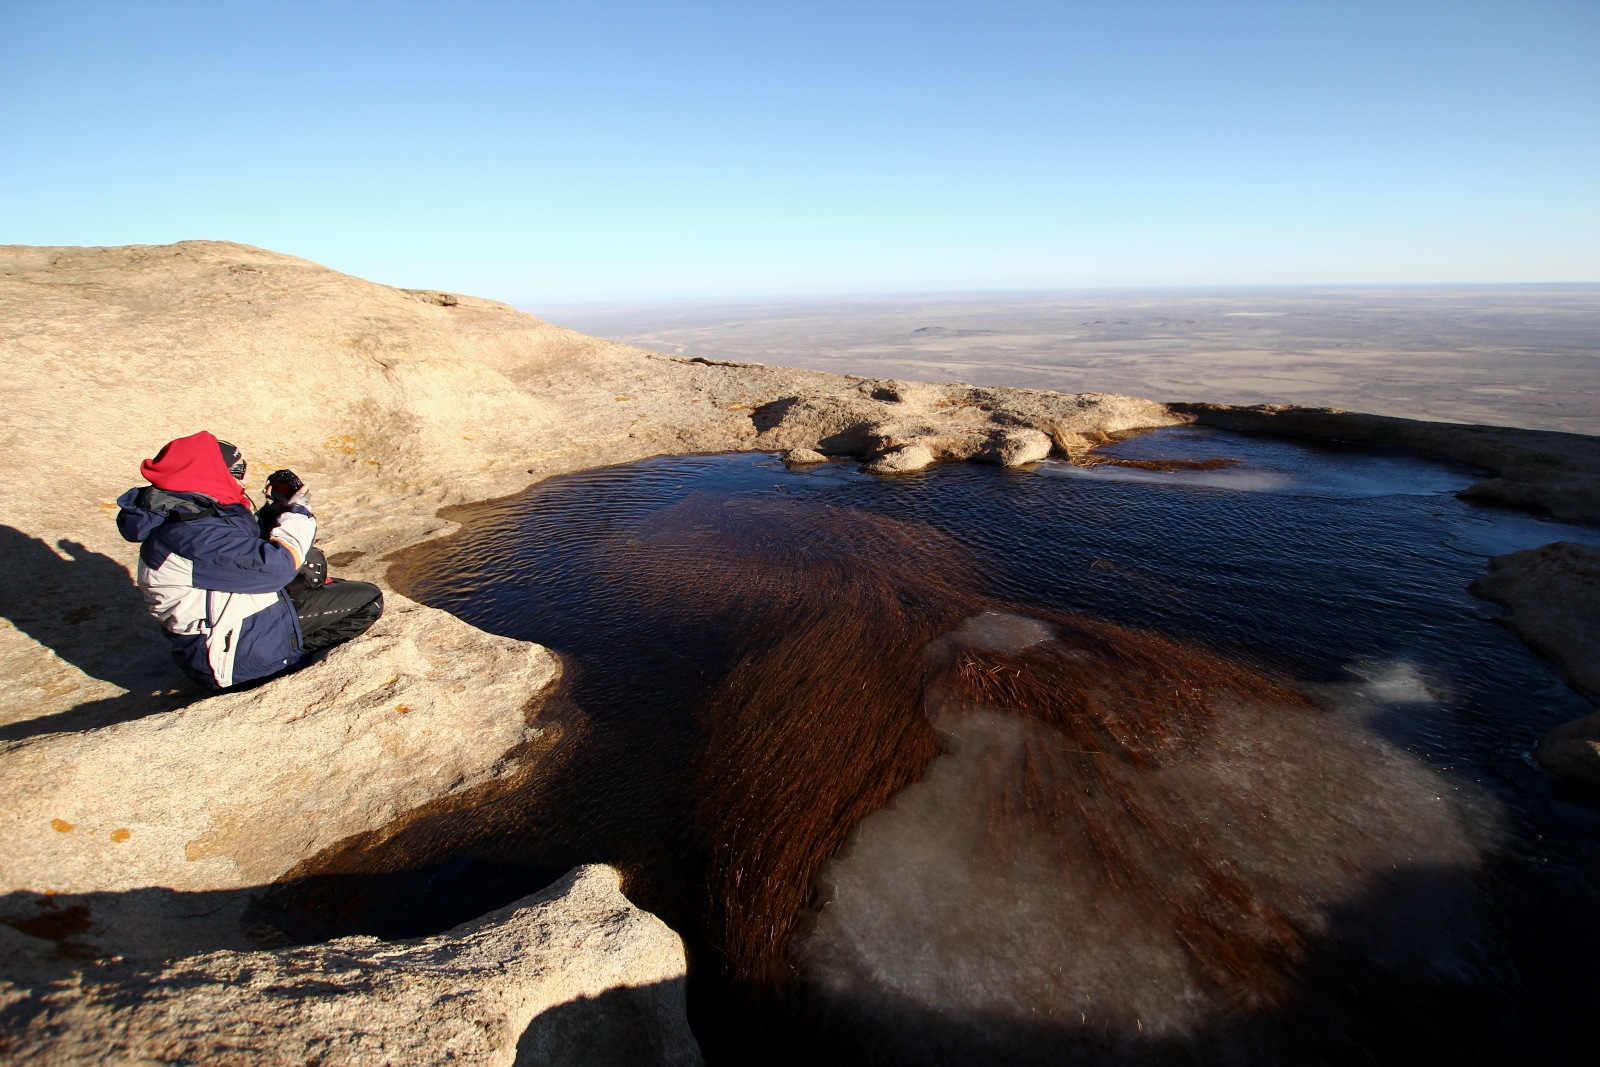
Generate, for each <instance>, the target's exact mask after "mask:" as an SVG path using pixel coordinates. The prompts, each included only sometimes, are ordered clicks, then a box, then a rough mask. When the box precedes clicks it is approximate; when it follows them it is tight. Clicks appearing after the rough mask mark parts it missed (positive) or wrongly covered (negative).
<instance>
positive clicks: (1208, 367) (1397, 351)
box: [529, 283, 1600, 434]
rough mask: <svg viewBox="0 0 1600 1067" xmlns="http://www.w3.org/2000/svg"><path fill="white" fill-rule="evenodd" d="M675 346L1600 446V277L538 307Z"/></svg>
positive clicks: (632, 338)
mask: <svg viewBox="0 0 1600 1067" xmlns="http://www.w3.org/2000/svg"><path fill="white" fill-rule="evenodd" d="M529 310H530V311H532V312H533V313H534V314H537V315H539V316H540V317H542V318H545V319H547V320H548V321H551V322H554V323H556V324H558V325H561V326H567V327H570V328H572V329H576V330H579V331H580V332H583V333H589V334H595V335H597V336H601V337H607V338H610V339H612V340H617V341H623V342H626V343H629V344H634V345H638V346H640V347H643V348H649V349H653V350H656V351H660V352H663V353H667V354H671V355H677V356H682V357H686V358H693V357H696V356H700V357H704V358H707V359H729V360H739V361H749V362H757V363H769V364H776V365H781V366H791V367H806V368H811V369H815V370H826V371H832V372H835V373H845V374H860V375H864V376H868V377H886V378H913V379H932V380H944V381H964V382H969V383H971V384H975V385H1010V386H1021V387H1028V388H1039V389H1052V390H1056V391H1059V392H1111V393H1127V394H1131V395H1134V396H1144V397H1149V398H1151V399H1154V400H1163V401H1212V402H1218V403H1236V404H1260V403H1293V404H1298V405H1302V406H1308V407H1342V408H1348V409H1351V410H1356V411H1366V412H1371V413H1374V414H1382V415H1396V416H1401V417H1409V418H1424V419H1436V420H1442V421H1453V422H1481V423H1489V424H1494V425H1506V426H1523V427H1526V428H1529V429H1545V430H1563V431H1567V432H1573V433H1586V434H1600V390H1597V389H1596V388H1595V384H1596V382H1597V381H1600V284H1592V283H1571V284H1515V285H1500V286H1488V285H1411V286H1249V287H1244V286H1239V287H1211V286H1208V287H1192V288H1183V289H1142V290H1115V291H1114V290H1098V291H1097V290H1075V291H1057V292H1045V293H1039V292H1013V293H992V292H991V293H965V294H888V295H878V296H842V297H830V298H818V299H806V298H790V299H786V300H785V299H769V300H760V301H738V300H718V301H674V302H644V303H638V304H620V303H618V304H612V305H605V306H597V305H589V306H578V307H564V308H562V307H544V308H530V309H529Z"/></svg>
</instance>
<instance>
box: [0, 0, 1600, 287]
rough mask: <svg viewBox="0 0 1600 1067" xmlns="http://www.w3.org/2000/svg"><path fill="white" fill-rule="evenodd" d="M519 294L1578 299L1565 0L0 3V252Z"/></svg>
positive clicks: (1586, 151) (1594, 57)
mask: <svg viewBox="0 0 1600 1067" xmlns="http://www.w3.org/2000/svg"><path fill="white" fill-rule="evenodd" d="M185 238H217V239H224V240H233V241H243V242H246V243H249V244H255V245H261V246H263V247H266V248H271V249H275V250H277V251H282V252H288V253H292V254H294V255H299V256H304V257H306V258H308V259H313V260H316V261H318V262H321V263H325V264H327V265H329V266H332V267H335V268H337V269H339V270H344V271H348V272H350V273H352V274H357V275H361V276H363V277H367V278H371V279H374V280H376V281H382V282H387V283H390V284H396V285H405V286H411V287H427V288H444V289H451V290H455V291H460V292H468V293H475V294H479V295H484V296H492V297H497V298H500V299H504V300H510V301H512V302H515V303H518V304H522V305H527V306H535V307H537V306H539V305H541V304H545V305H549V304H557V303H565V304H570V303H574V302H581V301H624V300H636V299H662V298H675V297H725V296H741V295H752V296H753V295H778V294H809V293H854V292H894V291H919V290H920V291H930V290H980V289H1017V288H1056V287H1101V286H1152V285H1217V284H1224V285H1226V284H1286V283H1386V282H1401V283H1410V282H1524V281H1597V280H1600V0H1504V2H1492V3H1480V2H1473V0H1443V2H1427V0H1379V2H1372V3H1363V2H1358V0H1343V2H1335V0H1328V2H1318V0H1273V2H1270V3H1246V2H1237V3H1230V2H1225V0H1214V2H1209V3H1202V2H1189V3H1163V2H1141V0H1106V2H1094V3H1087V2H1084V3H1078V2H1060V3H1043V2H1040V3H1005V2H998V0H991V2H987V3H938V2H918V3H888V2H882V3H873V2H871V0H854V2H850V3H828V2H819V0H792V2H789V3H761V2H758V0H745V2H742V3H724V4H712V3H704V4H694V3H654V4H626V3H604V2H594V3H574V2H571V0H568V2H564V3H559V4H542V3H532V2H529V3H505V4H486V3H478V4H474V3H468V2H455V3H448V4H446V3H438V2H430V3H418V4H408V3H401V2H392V0H391V2H384V3H339V2H337V0H323V2H318V3H307V4H293V3H273V2H270V0H264V2H260V3H243V2H239V3H232V2H218V0H210V2H204V3H192V4H162V3H127V2H119V3H81V2H72V0H49V2H45V0H38V2H30V0H0V242H5V243H23V244H92V245H104V244H124V243H134V242H146V243H159V242H167V241H176V240H182V239H185Z"/></svg>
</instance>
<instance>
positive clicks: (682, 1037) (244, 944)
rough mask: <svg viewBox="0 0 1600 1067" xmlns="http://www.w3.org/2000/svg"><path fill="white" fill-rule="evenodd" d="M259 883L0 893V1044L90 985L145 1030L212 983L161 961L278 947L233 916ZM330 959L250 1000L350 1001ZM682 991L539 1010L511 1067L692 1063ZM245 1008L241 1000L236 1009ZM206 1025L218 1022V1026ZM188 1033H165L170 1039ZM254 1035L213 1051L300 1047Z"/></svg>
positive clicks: (349, 988) (672, 984)
mask: <svg viewBox="0 0 1600 1067" xmlns="http://www.w3.org/2000/svg"><path fill="white" fill-rule="evenodd" d="M266 888H267V887H264V886H251V887H247V888H242V889H233V890H214V891H201V892H180V891H175V890H169V889H163V888H159V887H148V888H141V889H134V890H128V891H124V892H102V893H72V894H65V893H64V894H46V893H33V892H13V893H8V894H5V895H4V896H0V959H4V960H5V964H4V967H3V969H0V986H5V985H9V986H10V988H9V989H7V990H6V992H7V994H8V995H7V997H6V1001H5V1003H4V1004H3V1005H0V1048H6V1047H7V1046H8V1043H9V1042H11V1041H17V1040H20V1039H21V1038H23V1037H24V1035H27V1036H28V1037H30V1038H34V1039H37V1038H39V1037H40V1035H41V1032H42V1031H48V1030H49V1029H50V1028H51V1027H52V1025H54V1024H53V1022H52V1017H53V1016H56V1015H57V1014H58V1013H59V1012H60V1010H61V1007H62V1002H61V1001H62V994H61V991H62V990H65V989H78V988H83V987H90V988H92V989H93V993H92V994H91V996H92V998H93V1000H94V1001H95V1002H96V1004H97V1005H99V1006H100V1007H101V1008H103V1009H105V1010H107V1011H108V1012H110V1013H115V1014H116V1015H119V1016H121V1017H122V1018H123V1019H124V1020H125V1021H126V1020H127V1019H128V1017H129V1016H132V1015H137V1014H141V1013H142V1014H143V1015H144V1017H145V1019H146V1022H145V1023H144V1024H142V1026H141V1025H134V1026H133V1027H132V1028H131V1029H132V1031H133V1032H138V1031H139V1030H140V1029H142V1028H149V1027H150V1026H151V1021H150V1020H151V1019H152V1017H155V1016H157V1015H158V1013H160V1012H161V1011H162V1010H163V1005H165V1004H167V1003H168V1002H170V1001H172V1000H173V999H174V998H176V997H181V996H182V995H183V994H184V992H185V990H188V989H203V988H205V987H207V986H212V985H215V983H216V982H217V980H218V979H217V974H216V972H213V971H212V970H210V969H208V967H207V965H206V964H205V963H204V962H203V961H197V965H196V966H192V967H191V966H183V967H178V968H174V967H173V966H172V964H173V962H174V961H177V960H180V959H188V958H192V957H197V956H204V955H206V954H208V953H214V952H222V951H233V952H259V951H273V950H276V949H279V948H286V947H289V946H285V945H281V944H279V945H273V944H263V943H261V940H262V939H261V938H259V937H256V936H253V934H255V933H259V931H254V932H253V931H251V930H249V929H247V928H246V927H245V926H244V925H243V924H241V922H240V921H239V920H240V916H241V915H242V914H243V913H244V912H245V910H246V908H247V906H248V904H249V902H250V901H251V900H252V899H253V898H254V897H255V896H256V895H257V894H259V893H261V892H262V891H263V890H264V889H266ZM545 888H546V889H548V888H550V887H549V886H546V887H545ZM525 895H526V894H525ZM477 917H478V916H474V918H477ZM446 933H447V936H448V932H446ZM364 947H367V946H358V947H357V949H356V951H357V952H359V951H361V949H362V948H364ZM341 962H347V961H346V960H344V959H343V958H338V959H335V960H334V961H333V962H331V963H329V964H328V966H327V969H326V970H325V971H323V972H322V973H318V972H317V971H316V970H315V969H312V970H310V971H304V972H303V980H302V981H300V982H298V983H297V984H295V985H293V986H290V985H278V986H275V987H273V988H271V989H269V990H266V991H265V992H264V993H263V994H262V995H263V996H265V997H268V998H297V997H298V998H313V999H315V998H325V997H336V996H339V995H341V994H351V995H361V994H362V991H361V989H360V988H359V987H360V985H361V977H362V976H361V975H359V974H354V975H352V973H351V972H350V969H349V968H348V967H344V968H341V967H340V963H341ZM347 982H350V983H352V984H350V985H347V984H346V983H347ZM684 987H685V983H684V981H683V979H681V978H679V979H674V980H670V981H662V982H654V983H650V984H646V985H638V986H620V987H617V988H613V989H609V990H606V991H605V992H603V993H600V994H599V995H596V996H592V997H579V998H577V999H575V1000H572V1001H569V1002H567V1003H565V1004H561V1005H557V1006H555V1007H552V1008H549V1009H547V1010H546V1011H544V1012H542V1013H541V1014H538V1015H535V1016H534V1017H533V1018H532V1019H531V1020H530V1021H529V1022H528V1024H527V1026H526V1028H525V1029H524V1030H523V1032H522V1034H521V1036H520V1038H519V1039H518V1043H517V1050H516V1059H515V1060H514V1063H516V1064H527V1065H532V1064H541V1065H561V1064H572V1065H577V1064H585V1065H588V1064H600V1065H607V1064H617V1065H619V1067H620V1065H623V1064H628V1065H632V1064H670V1065H673V1067H679V1065H681V1067H690V1065H697V1064H699V1063H701V1060H700V1058H699V1057H698V1056H697V1055H694V1051H693V1050H694V1046H693V1042H692V1038H691V1037H689V1035H688V1033H687V1022H686V1008H685V1003H686V995H685V988H684ZM367 995H370V991H369V992H368V994H367ZM248 1007H249V1005H248V1003H246V1004H245V1005H244V1008H245V1009H246V1010H248ZM511 1010H512V1011H515V1008H514V1007H512V1009H511ZM216 1022H217V1023H218V1024H219V1025H222V1024H225V1023H226V1020H216ZM160 1025H161V1024H160V1023H157V1024H156V1026H157V1027H159V1026H160ZM194 1036H195V1035H193V1034H192V1033H190V1034H184V1033H178V1034H175V1035H174V1037H175V1039H181V1040H191V1039H193V1037H194ZM257 1036H258V1040H259V1041H260V1042H263V1043H254V1042H249V1039H247V1043H246V1044H244V1045H242V1046H241V1045H237V1044H234V1045H227V1044H226V1043H225V1044H224V1045H218V1046H216V1048H217V1049H220V1048H222V1047H229V1048H231V1049H232V1051H234V1052H235V1053H237V1054H241V1055H243V1054H246V1053H249V1054H250V1055H248V1056H247V1058H259V1057H267V1058H271V1057H272V1054H274V1053H280V1054H281V1053H285V1052H295V1053H298V1052H302V1051H303V1050H300V1049H279V1048H274V1047H273V1045H272V1035H271V1033H270V1032H268V1033H262V1034H259V1035H257ZM0 1058H3V1057H0ZM274 1062H275V1060H274Z"/></svg>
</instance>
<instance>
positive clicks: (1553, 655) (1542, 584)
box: [1472, 541, 1600, 787]
mask: <svg viewBox="0 0 1600 1067" xmlns="http://www.w3.org/2000/svg"><path fill="white" fill-rule="evenodd" d="M1472 591H1473V592H1474V593H1476V594H1477V595H1478V596H1481V597H1483V598H1485V599H1486V600H1493V601H1496V602H1497V603H1500V604H1503V605H1505V608H1506V615H1505V623H1506V625H1507V626H1509V627H1510V628H1511V630H1512V631H1513V632H1514V633H1515V634H1516V635H1517V636H1518V637H1520V638H1522V640H1524V641H1526V642H1527V643H1528V645H1529V646H1531V647H1532V648H1533V649H1534V650H1535V651H1537V652H1539V653H1540V654H1541V655H1544V656H1547V657H1549V658H1550V659H1551V660H1554V661H1555V663H1556V665H1557V666H1558V667H1560V668H1561V671H1562V673H1563V674H1564V675H1565V676H1566V679H1567V681H1568V682H1569V683H1571V685H1572V686H1573V688H1575V689H1577V690H1579V691H1580V692H1582V693H1584V694H1586V695H1588V696H1589V697H1591V698H1600V548H1595V547H1594V546H1592V545H1583V544H1576V543H1574V542H1571V541H1558V542H1556V543H1555V544H1550V545H1545V546H1544V547H1543V548H1533V549H1529V550H1527V551H1525V552H1512V553H1509V554H1507V555H1504V556H1496V557H1495V558H1494V559H1492V560H1490V561H1489V573H1488V574H1486V575H1484V576H1483V577H1482V578H1479V579H1478V580H1477V581H1475V582H1473V583H1472ZM1533 755H1534V758H1535V759H1537V760H1538V761H1539V764H1540V766H1542V767H1544V768H1545V769H1546V770H1548V771H1550V772H1551V773H1552V774H1558V775H1561V776H1562V777H1563V778H1569V779H1572V780H1573V781H1578V782H1583V783H1585V784H1586V785H1591V786H1596V787H1600V714H1595V715H1590V716H1588V717H1587V718H1583V719H1578V720H1577V721H1575V722H1569V723H1565V724H1563V725H1561V726H1558V727H1556V728H1555V729H1554V730H1552V731H1550V732H1549V733H1547V734H1545V736H1544V737H1543V738H1541V739H1540V741H1539V744H1538V745H1537V746H1536V747H1535V748H1534V750H1533Z"/></svg>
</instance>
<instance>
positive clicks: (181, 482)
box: [139, 430, 250, 504]
mask: <svg viewBox="0 0 1600 1067" xmlns="http://www.w3.org/2000/svg"><path fill="white" fill-rule="evenodd" d="M139 473H140V474H143V475H144V476H145V477H146V478H147V479H149V481H150V484H151V485H153V486H155V487H156V488H157V489H165V490H166V491H167V492H169V493H204V494H205V495H206V496H208V497H210V498H211V499H213V500H215V501H216V502H217V503H219V504H249V503H250V498H249V497H247V496H245V493H244V488H243V487H242V486H240V484H239V483H238V482H236V481H234V480H233V475H231V474H229V473H228V467H227V465H226V464H225V463H223V462H222V449H220V448H218V447H217V439H216V438H215V437H213V436H212V435H211V434H209V433H207V432H206V431H205V430H201V431H200V432H199V433H197V434H190V435H189V436H188V437H180V438H178V439H177V440H176V441H168V442H167V443H166V444H165V445H164V446H162V449H161V451H160V452H157V453H156V458H155V459H147V460H145V461H144V462H143V463H141V464H140V465H139Z"/></svg>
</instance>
